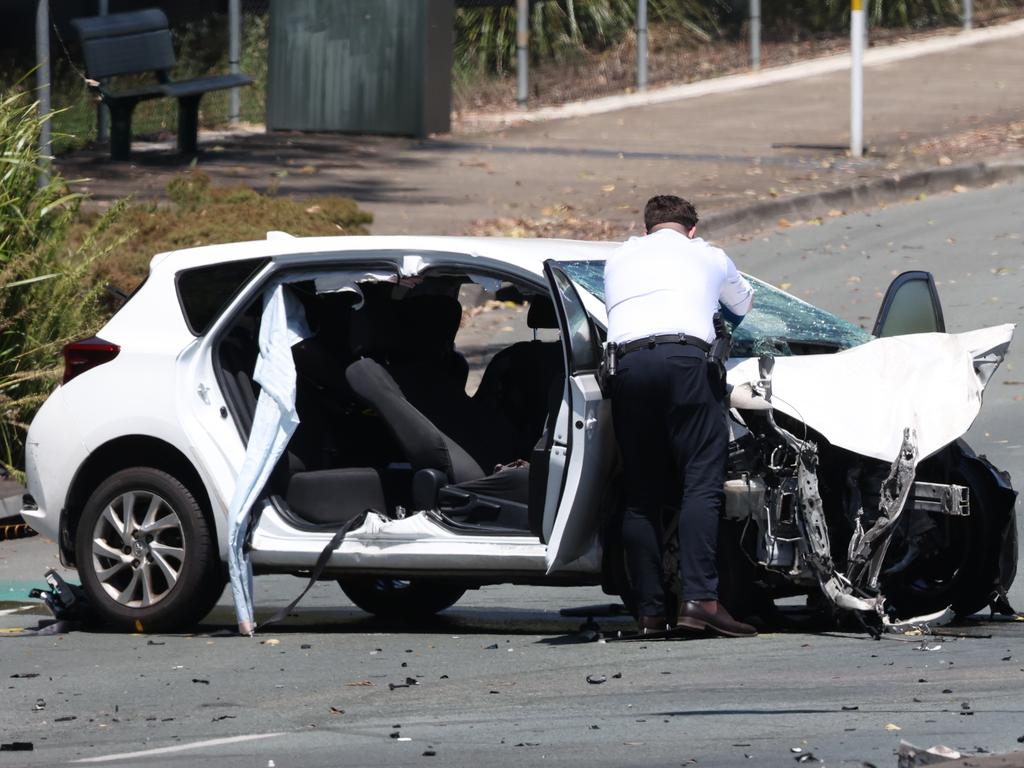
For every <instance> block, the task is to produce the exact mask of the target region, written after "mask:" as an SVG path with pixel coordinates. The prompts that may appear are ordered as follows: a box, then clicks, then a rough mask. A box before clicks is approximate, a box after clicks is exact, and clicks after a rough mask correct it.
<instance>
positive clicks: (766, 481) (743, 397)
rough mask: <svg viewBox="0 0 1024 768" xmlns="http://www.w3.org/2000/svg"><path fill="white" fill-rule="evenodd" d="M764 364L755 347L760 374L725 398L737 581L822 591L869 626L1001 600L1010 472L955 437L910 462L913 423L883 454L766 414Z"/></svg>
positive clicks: (831, 603)
mask: <svg viewBox="0 0 1024 768" xmlns="http://www.w3.org/2000/svg"><path fill="white" fill-rule="evenodd" d="M774 363H775V360H774V359H773V358H771V357H762V358H761V359H760V360H759V361H758V372H759V375H760V377H759V379H758V380H757V381H756V382H754V383H751V384H745V385H740V386H738V387H734V388H733V391H732V393H731V396H730V405H731V406H732V407H731V409H730V419H729V421H730V429H731V438H732V439H731V443H730V454H729V465H728V475H727V481H726V486H725V508H724V520H725V521H726V523H725V527H727V528H728V527H729V526H730V525H731V526H733V527H735V528H736V529H737V530H738V545H739V546H738V549H739V551H740V553H741V554H742V556H743V557H745V558H746V560H747V562H746V563H744V564H743V566H742V567H743V568H744V569H745V570H746V571H747V574H746V577H747V578H746V579H743V581H745V582H747V583H748V584H753V585H756V589H759V590H763V594H764V595H765V596H766V597H769V598H771V597H777V596H782V595H786V594H794V593H797V592H800V591H805V590H806V591H807V592H808V593H809V594H811V595H814V596H815V598H814V599H817V593H818V592H819V590H820V595H821V598H822V599H823V600H824V602H825V605H826V606H827V607H829V608H831V609H832V611H833V612H834V613H844V612H850V613H849V615H851V616H854V617H856V619H857V620H858V621H860V623H861V624H862V625H863V626H864V627H865V628H867V629H869V630H870V631H872V632H878V631H881V630H882V629H883V628H886V627H891V626H893V625H895V624H897V623H899V622H900V620H901V619H907V618H909V617H913V616H918V617H920V616H921V615H923V614H937V613H942V612H943V611H945V612H946V613H948V614H949V615H952V614H953V613H958V614H968V613H973V612H975V611H977V610H979V609H980V608H982V607H984V606H985V605H986V604H996V603H998V602H999V601H1000V599H1002V600H1003V602H1005V587H1007V586H1008V585H1009V583H1010V582H1011V581H1012V579H1013V571H1014V570H1015V562H1016V552H1015V549H1016V548H1015V546H1014V547H1013V549H1014V552H1013V553H1009V554H1008V553H1000V552H999V551H998V548H999V546H1000V541H1001V540H1002V539H1001V536H1002V535H1003V534H1004V533H1005V532H1006V530H1007V526H1010V525H1013V524H1014V522H1013V505H1014V500H1015V496H1016V494H1015V493H1014V492H1013V490H1012V488H1011V487H1010V484H1009V478H1008V477H1006V476H1005V474H1002V473H999V472H998V471H997V470H995V468H994V467H992V465H991V464H990V463H989V462H988V461H987V460H985V459H984V458H983V457H982V458H979V457H976V456H975V455H974V454H973V452H972V451H971V450H970V448H969V447H968V446H967V445H966V444H965V443H963V442H962V441H960V440H957V441H955V442H954V443H951V444H950V445H948V446H946V447H945V448H943V449H942V450H940V451H939V452H938V453H936V454H935V455H933V456H931V457H929V458H927V459H925V460H924V461H921V456H920V451H919V441H918V434H917V431H916V429H915V428H913V427H912V426H904V427H903V428H902V436H901V438H902V439H901V442H900V446H899V450H898V452H897V455H896V457H895V458H894V459H893V460H892V461H891V462H884V461H881V460H878V459H874V458H870V457H865V456H863V455H860V454H857V453H854V452H852V451H849V450H846V449H843V448H838V447H836V446H834V445H832V444H830V442H829V441H828V440H827V439H826V438H825V437H824V436H822V435H821V434H820V433H817V432H815V431H814V430H812V429H810V428H809V427H807V426H806V425H805V424H803V423H801V422H800V421H798V420H796V419H794V418H792V417H791V416H788V415H787V414H785V413H782V412H779V411H776V410H775V408H774V407H773V392H772V373H773V368H774ZM994 517H997V518H998V519H999V521H1000V522H998V523H996V520H994V519H993V518H994ZM986 518H987V519H986ZM1010 538H1014V539H1015V537H1010ZM734 555H735V552H734ZM733 566H735V564H733ZM748 579H752V581H747V580H748ZM749 596H750V595H749V594H747V595H746V596H745V597H746V598H749ZM732 599H733V601H734V602H735V601H736V600H737V599H740V600H742V599H743V598H740V597H739V596H737V595H733V596H732Z"/></svg>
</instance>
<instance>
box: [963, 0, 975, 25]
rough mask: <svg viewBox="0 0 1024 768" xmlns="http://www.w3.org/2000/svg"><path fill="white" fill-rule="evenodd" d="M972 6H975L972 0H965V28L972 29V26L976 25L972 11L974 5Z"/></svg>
mask: <svg viewBox="0 0 1024 768" xmlns="http://www.w3.org/2000/svg"><path fill="white" fill-rule="evenodd" d="M972 6H973V3H972V0H964V9H963V15H964V29H970V28H971V27H973V26H974V18H973V17H974V14H973V13H972V11H973V7H972Z"/></svg>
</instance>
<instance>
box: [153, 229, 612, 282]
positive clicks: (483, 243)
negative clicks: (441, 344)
mask: <svg viewBox="0 0 1024 768" xmlns="http://www.w3.org/2000/svg"><path fill="white" fill-rule="evenodd" d="M618 245H619V244H618V243H612V242H584V241H582V240H557V239H553V238H525V237H523V238H521V237H445V236H434V235H430V236H418V235H352V236H337V237H292V236H290V235H287V234H285V233H268V237H267V239H266V240H252V241H249V242H242V243H224V244H220V245H205V246H200V247H197V248H186V249H183V250H180V251H170V252H167V253H161V254H158V255H156V256H154V257H153V260H152V261H151V262H150V269H151V270H154V271H156V270H159V271H164V270H169V271H171V272H179V271H181V270H183V269H190V268H192V267H200V266H207V265H210V264H219V263H223V262H228V261H237V260H239V259H253V258H273V259H276V260H279V261H282V262H285V263H287V262H288V261H304V262H308V261H310V260H314V261H315V260H317V259H318V258H322V259H323V260H325V261H329V260H330V261H333V260H337V259H338V258H342V259H344V258H345V257H346V256H350V257H352V258H356V257H357V254H358V255H359V256H362V257H365V255H366V254H367V253H368V252H369V253H372V252H374V251H390V252H392V253H393V252H395V251H408V252H410V253H424V252H433V253H438V252H440V253H458V254H465V255H468V256H477V257H481V258H486V259H492V260H494V261H499V262H505V263H508V264H513V265H516V266H518V267H521V268H525V269H529V270H530V271H532V272H535V273H537V274H542V273H543V264H544V261H545V260H547V259H555V260H556V261H577V260H579V261H590V260H594V259H604V258H607V256H608V254H609V253H611V251H612V250H614V249H615V248H616V247H617V246H618Z"/></svg>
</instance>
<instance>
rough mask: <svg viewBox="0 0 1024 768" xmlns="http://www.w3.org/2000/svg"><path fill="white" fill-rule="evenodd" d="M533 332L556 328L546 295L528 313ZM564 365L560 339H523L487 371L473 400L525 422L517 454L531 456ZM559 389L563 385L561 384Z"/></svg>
mask: <svg viewBox="0 0 1024 768" xmlns="http://www.w3.org/2000/svg"><path fill="white" fill-rule="evenodd" d="M526 324H527V326H529V327H530V328H532V329H533V330H534V331H537V330H539V329H557V328H558V318H557V317H556V316H555V307H554V304H553V303H552V301H551V299H550V298H549V297H547V296H540V295H538V296H534V297H533V298H532V300H531V301H530V309H529V310H528V312H527V315H526ZM564 368H565V364H564V362H563V353H562V345H561V343H560V342H558V341H540V340H538V339H534V340H533V341H520V342H517V343H515V344H512V345H511V346H508V347H506V348H505V349H502V350H501V351H499V352H498V353H497V354H495V355H494V357H493V358H491V361H490V362H489V363H488V364H487V368H486V369H485V370H484V375H483V377H482V378H481V380H480V386H479V388H478V389H477V392H476V394H475V395H474V396H473V399H474V400H476V401H478V402H485V403H488V404H489V405H490V406H491V407H493V408H494V409H496V410H498V411H499V412H501V413H502V414H503V415H504V416H505V417H506V418H508V420H509V421H511V422H512V423H514V424H519V425H522V427H521V431H522V435H523V437H522V440H521V441H520V444H519V445H518V446H517V449H516V455H517V456H523V457H524V456H528V455H529V452H530V450H531V448H532V447H533V445H534V443H535V442H536V441H537V437H538V436H539V435H540V434H541V432H542V430H543V428H544V421H545V419H546V418H547V415H548V393H549V392H550V391H551V388H552V385H553V384H555V383H556V382H557V381H559V380H560V379H561V378H562V375H563V374H564ZM558 389H559V392H560V391H561V387H558Z"/></svg>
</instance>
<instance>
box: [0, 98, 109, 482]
mask: <svg viewBox="0 0 1024 768" xmlns="http://www.w3.org/2000/svg"><path fill="white" fill-rule="evenodd" d="M42 124H43V119H41V118H39V117H38V116H37V114H36V105H35V104H34V103H32V101H31V100H30V99H29V97H28V96H27V95H26V94H20V93H14V94H12V93H9V92H0V465H3V466H4V467H5V468H6V469H7V470H8V471H10V472H13V473H15V474H17V468H18V467H20V466H21V463H22V460H23V450H24V440H25V432H26V430H27V427H28V423H29V421H30V420H31V418H32V415H33V414H34V413H35V410H36V408H37V407H38V406H39V405H40V404H41V403H42V401H43V400H45V399H46V397H47V395H48V394H49V392H50V391H51V390H52V389H53V387H54V385H55V384H56V383H57V381H59V378H60V372H61V365H60V354H59V352H60V348H61V347H62V346H63V345H64V344H65V343H67V342H68V341H71V340H72V339H74V338H79V337H82V336H88V335H90V334H91V333H92V332H94V331H95V328H96V326H97V325H98V322H99V320H100V317H101V316H100V309H99V303H98V301H97V298H98V290H97V289H96V288H93V287H90V286H91V280H90V273H91V271H92V269H93V266H94V264H95V262H96V261H97V260H99V259H102V258H104V257H105V256H107V255H108V254H109V253H111V252H112V251H113V250H115V249H116V248H117V246H118V245H119V240H118V239H116V238H111V237H110V236H109V235H110V228H111V226H112V225H113V224H114V223H115V222H116V221H117V218H118V216H119V215H120V213H121V210H122V208H123V205H115V206H113V207H112V208H111V209H110V210H109V211H108V212H107V213H106V214H105V215H104V216H102V217H100V218H99V219H98V220H97V221H96V223H95V225H94V226H93V227H91V228H90V229H89V230H87V231H85V232H84V233H83V234H82V235H81V237H80V238H79V244H78V246H77V247H76V248H74V249H69V247H68V243H69V232H70V230H71V226H72V223H73V221H74V219H75V216H76V214H77V212H78V207H79V202H80V198H79V196H78V195H76V194H74V193H71V192H69V190H68V187H67V184H66V183H65V182H64V180H63V179H62V178H60V176H58V175H56V174H54V175H52V176H50V178H49V179H48V180H47V181H45V183H42V184H40V183H39V171H40V167H41V163H42V162H43V159H42V158H41V157H40V155H39V150H38V141H39V131H40V127H41V126H42ZM126 234H127V233H126Z"/></svg>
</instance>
